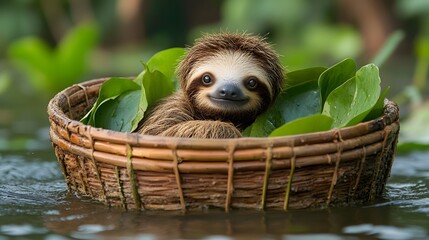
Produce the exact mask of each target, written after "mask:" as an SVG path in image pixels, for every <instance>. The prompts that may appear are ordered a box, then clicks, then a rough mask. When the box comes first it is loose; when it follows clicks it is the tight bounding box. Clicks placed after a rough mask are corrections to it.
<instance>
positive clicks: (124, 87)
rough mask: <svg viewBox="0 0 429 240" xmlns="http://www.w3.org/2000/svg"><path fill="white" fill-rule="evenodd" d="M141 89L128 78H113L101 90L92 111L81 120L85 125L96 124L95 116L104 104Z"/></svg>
mask: <svg viewBox="0 0 429 240" xmlns="http://www.w3.org/2000/svg"><path fill="white" fill-rule="evenodd" d="M140 89H141V87H140V86H139V85H138V84H136V83H135V82H133V81H130V80H129V79H128V78H111V79H109V80H107V81H106V82H104V83H103V84H102V85H101V87H100V90H99V94H98V98H97V100H96V102H95V103H94V105H93V106H92V108H91V110H90V111H89V112H88V113H87V114H86V115H85V116H84V117H83V118H82V119H81V122H82V123H84V124H89V125H93V126H94V124H95V121H94V119H95V117H94V116H95V115H96V113H97V109H98V108H99V107H100V105H102V104H103V103H105V102H107V101H109V100H112V99H115V98H117V97H119V95H121V94H122V93H124V92H128V91H130V90H140Z"/></svg>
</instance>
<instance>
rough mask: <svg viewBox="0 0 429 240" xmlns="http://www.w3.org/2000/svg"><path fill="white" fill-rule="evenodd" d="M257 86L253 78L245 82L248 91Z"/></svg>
mask: <svg viewBox="0 0 429 240" xmlns="http://www.w3.org/2000/svg"><path fill="white" fill-rule="evenodd" d="M257 86H258V81H257V80H256V79H254V78H250V79H249V80H247V87H248V88H250V89H255V88H256V87H257Z"/></svg>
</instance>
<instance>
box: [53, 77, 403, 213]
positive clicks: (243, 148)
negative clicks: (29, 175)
mask: <svg viewBox="0 0 429 240" xmlns="http://www.w3.org/2000/svg"><path fill="white" fill-rule="evenodd" d="M105 80H107V79H96V80H92V81H88V82H85V83H82V84H78V85H73V86H71V87H69V88H67V89H65V90H63V91H62V92H60V93H58V94H57V95H56V96H55V97H54V98H53V99H52V100H51V101H50V103H49V105H48V113H49V120H50V124H51V128H50V137H51V140H52V143H53V148H54V150H55V153H56V156H57V158H58V162H59V165H60V167H61V170H62V172H63V174H64V177H65V181H66V183H67V187H68V190H69V191H71V192H74V193H76V194H77V195H78V196H88V197H91V198H93V199H96V200H98V201H101V202H103V203H105V204H106V205H108V206H120V207H123V208H126V209H141V210H146V209H162V210H189V209H205V208H209V207H219V208H224V209H225V210H226V211H228V210H230V209H232V208H248V209H249V208H250V209H284V210H288V209H302V208H309V207H312V208H315V207H316V208H320V207H329V206H338V205H340V206H345V205H356V204H357V205H361V204H365V203H369V202H372V201H374V200H375V199H377V197H379V196H380V195H381V194H382V192H383V190H384V187H385V184H386V181H387V178H388V177H389V174H390V169H391V167H392V162H393V157H394V153H395V149H396V144H397V137H398V133H399V120H398V119H399V113H398V108H397V106H396V105H395V104H394V103H393V102H391V101H388V100H386V102H385V108H384V114H383V116H382V117H380V118H378V119H376V120H373V121H369V122H364V123H360V124H358V125H356V126H352V127H347V128H341V129H334V130H330V131H325V132H317V133H311V134H302V135H295V136H287V137H276V138H239V139H190V138H174V137H160V136H148V135H142V134H135V133H121V132H115V131H111V130H105V129H100V128H95V127H91V126H88V125H84V124H82V123H80V122H79V119H80V118H81V117H82V116H83V115H84V114H85V113H86V112H87V111H89V109H90V108H91V106H92V105H93V103H94V102H95V99H96V97H97V95H98V89H99V87H100V85H101V84H102V83H103V82H104V81H105Z"/></svg>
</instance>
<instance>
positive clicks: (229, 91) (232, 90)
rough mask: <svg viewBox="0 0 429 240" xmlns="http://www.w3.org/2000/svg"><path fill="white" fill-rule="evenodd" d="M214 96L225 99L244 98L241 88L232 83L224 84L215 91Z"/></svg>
mask: <svg viewBox="0 0 429 240" xmlns="http://www.w3.org/2000/svg"><path fill="white" fill-rule="evenodd" d="M215 94H216V97H217V98H221V99H227V100H242V99H243V98H244V95H243V92H242V91H241V89H240V88H239V87H238V86H236V85H234V84H224V85H222V86H220V87H219V88H218V89H217V91H216V93H215Z"/></svg>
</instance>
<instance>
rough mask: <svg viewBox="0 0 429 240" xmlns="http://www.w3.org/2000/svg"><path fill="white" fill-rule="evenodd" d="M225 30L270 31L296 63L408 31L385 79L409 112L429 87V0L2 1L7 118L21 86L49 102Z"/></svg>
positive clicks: (319, 61) (375, 47) (324, 59)
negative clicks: (67, 89)
mask: <svg viewBox="0 0 429 240" xmlns="http://www.w3.org/2000/svg"><path fill="white" fill-rule="evenodd" d="M219 31H233V32H235V31H238V32H248V33H253V34H259V35H263V36H266V37H267V38H268V40H269V41H270V42H271V43H273V44H274V47H275V48H276V50H277V51H278V53H279V54H280V55H281V59H282V62H283V64H284V65H285V66H286V67H287V69H288V70H296V69H300V68H306V67H312V66H331V65H332V64H334V63H336V62H338V61H340V60H342V59H344V58H353V59H355V60H357V61H358V63H359V64H361V65H364V64H367V63H369V62H371V61H372V60H373V58H374V56H376V55H377V53H378V52H379V51H380V50H381V49H383V47H384V46H386V42H387V41H388V39H389V37H390V36H392V34H393V35H394V36H395V34H397V35H396V36H398V34H399V35H401V36H402V35H403V36H405V37H404V38H403V39H402V41H400V44H399V45H398V46H396V47H395V48H394V51H393V54H392V55H391V56H390V57H389V58H388V60H387V61H386V62H385V63H384V64H383V65H382V66H380V67H381V69H380V72H381V78H382V81H383V83H382V85H383V87H385V86H387V85H390V86H391V87H392V89H391V91H390V93H389V95H388V97H389V98H393V99H395V100H396V101H397V102H398V103H399V104H400V105H401V108H402V106H403V108H404V110H403V112H402V114H403V115H404V114H405V115H408V113H409V112H410V111H412V109H413V108H415V106H418V105H421V104H422V102H423V99H424V98H425V96H427V95H428V94H427V93H428V91H427V90H428V87H427V84H426V82H427V79H428V74H427V73H428V66H429V1H426V0H378V1H373V0H361V1H353V0H338V1H316V0H288V1H282V0H264V1H259V0H247V1H244V0H205V1H198V0H170V1H165V0H163V1H159V0H117V1H115V0H57V1H50V0H15V1H1V2H0V119H2V120H0V123H1V122H6V120H5V118H7V116H8V115H7V113H8V112H7V109H6V108H5V107H4V106H6V105H7V102H8V101H9V102H11V101H16V99H17V96H20V97H19V99H23V100H21V101H25V99H28V101H31V99H42V100H40V101H42V102H44V103H47V101H48V100H49V99H50V98H52V96H53V95H54V94H55V93H57V92H59V91H60V90H62V89H64V88H65V87H67V86H70V85H72V84H73V83H77V82H82V81H85V80H89V79H92V78H99V77H106V76H134V75H136V74H138V73H139V72H140V71H141V70H142V66H141V63H140V62H141V61H145V60H147V59H148V58H149V57H150V56H151V55H152V54H153V53H155V52H157V51H160V50H162V49H165V48H170V47H184V46H189V45H190V44H192V43H193V41H194V39H195V38H198V37H199V36H200V35H201V33H203V32H219ZM394 33H395V34H394ZM401 110H402V109H401Z"/></svg>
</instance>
